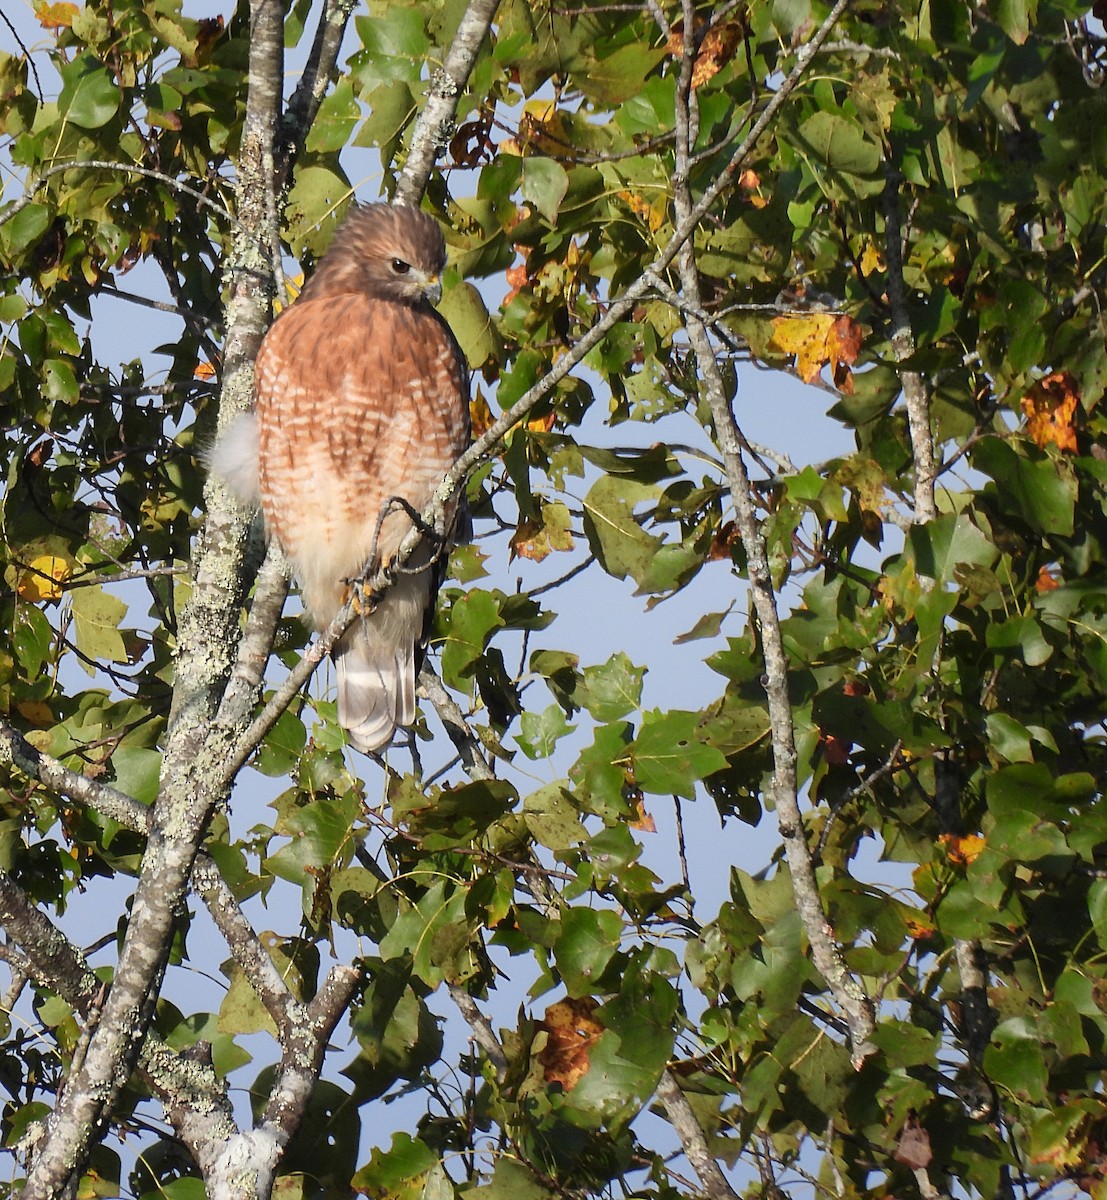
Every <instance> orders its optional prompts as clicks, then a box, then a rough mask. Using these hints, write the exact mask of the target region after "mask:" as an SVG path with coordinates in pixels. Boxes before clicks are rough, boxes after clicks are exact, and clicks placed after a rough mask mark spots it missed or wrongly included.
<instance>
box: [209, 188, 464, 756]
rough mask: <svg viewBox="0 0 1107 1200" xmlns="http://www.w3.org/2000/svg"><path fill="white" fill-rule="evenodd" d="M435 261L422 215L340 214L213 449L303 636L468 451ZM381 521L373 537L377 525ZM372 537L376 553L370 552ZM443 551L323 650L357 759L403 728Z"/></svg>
mask: <svg viewBox="0 0 1107 1200" xmlns="http://www.w3.org/2000/svg"><path fill="white" fill-rule="evenodd" d="M445 261H446V245H445V242H444V240H443V237H442V231H441V229H440V228H439V226H438V223H437V222H436V221H435V220H434V218H433V217H431V216H429V215H428V214H426V213H423V212H420V211H419V210H418V209H414V208H393V207H391V206H389V205H387V204H368V205H364V206H360V207H359V206H355V207H354V208H353V209H352V211H351V212H350V215H349V216H348V217H347V218H346V220H345V222H344V223H343V224H342V226H341V228H340V229H339V230H338V232H337V234H336V235H335V238H334V242H333V243H332V245H331V248H330V250H329V251H328V252H327V254H326V256H325V258H324V259H323V261H322V263H321V264H320V265H319V268H318V270H317V271H316V272H315V274H314V275H313V276H312V278H311V280H310V281H309V282H308V284H307V286H306V287H305V288H304V290H303V292H302V293H301V294H300V296H299V298H298V299H297V300H296V302H295V303H294V304H293V305H291V306H290V307H289V308H287V309H286V310H285V311H284V312H282V313H281V315H280V316H279V317H278V318H277V320H276V321H275V322H274V324H273V326H272V328H271V329H270V330H269V332H268V333H267V334H266V336H265V340H264V341H263V342H262V345H261V350H260V351H259V353H258V357H257V367H256V371H255V390H256V394H257V409H256V412H255V413H251V414H249V415H248V416H246V417H242V418H239V420H238V421H237V422H235V423H234V424H233V425H232V426H231V428H230V429H229V430H228V432H227V433H226V434H225V435H224V436H223V437H222V438H221V439H220V440H219V442H217V444H216V446H215V447H214V449H213V452H212V456H211V457H212V463H211V466H212V469H213V471H215V472H216V473H217V474H219V475H221V476H223V478H224V479H225V480H226V481H227V483H228V484H229V485H230V486H231V488H232V489H233V490H234V491H235V492H236V493H237V494H238V495H239V496H240V497H241V498H242V499H244V500H246V501H252V502H254V503H259V502H260V504H261V508H262V511H263V513H264V515H265V524H266V527H267V531H268V533H269V534H270V536H272V537H275V538H276V539H277V541H278V542H279V543H280V545H281V548H282V550H283V551H284V553H285V555H286V556H287V557H288V560H289V562H290V563H291V564H292V569H293V571H294V573H295V575H296V578H297V579H298V580H299V583H300V587H301V589H302V592H303V600H304V608H305V609H306V610H307V615H308V616H309V618H310V619H311V621H312V622H313V623H314V625H315V626H316V628H318V629H323V628H325V627H326V626H327V625H328V624H330V622H331V621H332V620H333V618H334V616H335V614H336V613H337V612H338V610H339V608H340V607H341V605H342V603H343V601H344V599H345V597H346V596H347V594H348V590H349V583H350V581H351V580H353V579H357V578H358V577H359V576H360V575H361V574H362V572H363V571H364V569H365V566H366V563H367V562H368V561H369V560H370V558H372V557H373V556H374V555H375V557H376V560H377V561H378V562H387V561H388V560H389V559H390V558H391V557H392V555H393V554H395V552H396V550H397V549H398V547H399V545H400V543H401V541H403V539H404V537H405V536H406V534H407V533H408V531H409V530H410V529H411V527H412V521H411V517H410V516H409V515H408V514H407V513H406V512H405V511H404V510H403V508H402V506H400V505H399V504H396V503H392V504H391V505H390V502H391V501H394V499H399V500H403V501H406V502H407V504H409V505H410V506H411V508H412V509H414V510H415V512H416V513H418V512H421V511H422V510H423V509H424V508H425V507H426V505H427V504H428V503H429V501H430V500H431V498H432V496H433V495H434V490H435V488H436V486H437V485H438V483H439V482H441V479H442V476H443V475H445V473H446V472H447V471H448V470H449V468H450V467H451V466H452V465H453V463H454V461H455V460H456V459H457V458H458V456H459V455H460V454H461V452H462V451H463V450H464V449H465V447H466V446H467V445H468V442H469V403H468V391H469V389H468V379H467V375H466V369H465V363H464V359H463V357H462V354H461V350H460V348H459V346H458V344H457V342H456V341H455V340H454V337H453V334H452V333H451V332H450V330H449V328H448V327H447V325H446V323H445V321H443V320H442V318H441V317H440V316H439V315H438V314H437V313H436V312H435V311H434V309H433V308H432V307H431V305H432V303H433V302H434V301H436V300H437V299H438V297H439V295H440V293H441V288H440V285H439V281H438V280H439V274H440V272H441V270H442V268H443V266H444V265H445ZM386 509H387V510H388V515H387V516H385V517H384V518H383V523H381V524H380V529H379V535H378V524H379V523H380V522H381V515H382V513H384V512H385V511H386ZM374 539H376V542H375V544H374ZM444 549H445V548H444V547H441V546H436V545H431V544H430V539H426V540H424V543H423V545H422V546H421V547H420V549H419V551H417V553H416V556H415V557H414V558H413V559H412V560H411V561H410V562H409V563H408V566H407V568H406V569H405V570H406V571H412V570H413V569H416V568H420V567H421V568H422V569H421V570H417V571H416V573H404V574H401V575H400V576H399V578H398V579H397V581H396V583H395V585H394V586H393V587H392V588H391V589H390V590H389V591H388V592H387V593H386V594H385V596H384V597H383V598H382V599H381V601H380V603H379V604H378V605H377V607H376V608H375V609H374V611H372V612H371V613H366V614H364V615H362V616H361V617H359V618H357V619H355V621H354V624H353V625H352V626H351V627H350V628H349V629H348V630H347V631H346V633H345V635H344V636H343V637H342V640H341V641H340V642H339V643H338V645H337V646H336V647H335V650H334V661H335V664H336V667H337V674H338V719H339V722H340V723H341V724H342V725H343V726H345V727H346V729H348V730H349V733H350V741H351V742H352V743H353V745H354V746H356V747H357V748H358V749H359V750H364V751H370V750H377V749H379V748H380V747H382V746H384V745H385V744H386V743H387V742H388V741H389V739H390V738H391V737H392V734H393V732H394V730H395V728H396V726H397V725H410V724H411V723H412V721H414V719H415V674H416V660H417V658H418V656H419V655H420V653H421V651H422V647H423V645H424V642H425V638H426V630H427V624H428V621H429V617H430V614H431V612H432V611H433V606H434V599H435V595H436V593H437V590H438V583H439V580H440V578H441V573H440V570H439V569H438V566H437V565H436V564H435V563H434V562H433V561H432V560H434V559H436V558H438V557H440V555H441V553H442V552H443V551H444Z"/></svg>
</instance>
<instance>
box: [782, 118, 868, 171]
mask: <svg viewBox="0 0 1107 1200" xmlns="http://www.w3.org/2000/svg"><path fill="white" fill-rule="evenodd" d="M799 135H800V137H801V138H802V139H803V141H804V142H805V143H806V144H807V146H808V147H810V149H811V150H813V151H814V153H815V154H816V155H817V156H818V158H819V159H820V160H821V161H822V162H823V163H825V165H826V166H827V167H829V168H830V169H831V170H832V171H844V172H845V173H846V174H847V175H874V174H875V173H876V172H877V170H878V169H879V167H880V147H879V146H877V145H876V144H875V143H874V142H870V141H869V140H868V138H866V137H865V133H864V130H862V128H861V127H860V126H859V125H855V124H854V123H853V122H852V121H849V120H847V119H846V118H845V117H843V116H840V115H839V114H838V113H831V112H817V113H812V114H811V116H809V117H808V118H807V120H806V121H804V122H803V123H802V124H801V125H800V127H799Z"/></svg>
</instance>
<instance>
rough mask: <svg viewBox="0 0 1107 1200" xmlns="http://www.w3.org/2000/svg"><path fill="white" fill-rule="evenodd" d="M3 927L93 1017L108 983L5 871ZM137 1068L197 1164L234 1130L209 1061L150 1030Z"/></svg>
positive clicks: (51, 982)
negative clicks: (179, 1051) (185, 1054)
mask: <svg viewBox="0 0 1107 1200" xmlns="http://www.w3.org/2000/svg"><path fill="white" fill-rule="evenodd" d="M0 925H2V926H3V927H4V929H5V930H6V931H7V933H8V936H9V937H11V938H12V940H13V941H14V942H15V943H16V944H17V945H18V946H19V948H20V951H21V953H22V955H23V958H24V960H25V961H26V963H27V966H28V968H29V970H30V972H31V974H32V977H33V978H34V980H35V982H36V983H37V984H39V985H40V986H42V987H45V988H49V989H50V991H52V992H56V993H57V994H58V995H59V996H60V997H61V998H62V999H63V1000H65V1002H66V1003H67V1004H68V1005H69V1006H70V1007H71V1008H72V1009H73V1011H74V1012H75V1013H77V1014H78V1015H79V1016H83V1017H85V1018H86V1020H93V1019H94V1016H95V1013H96V1011H97V998H98V996H99V995H100V993H101V992H102V991H103V984H102V983H101V982H100V980H99V979H98V978H97V977H96V975H95V974H94V972H93V971H92V969H91V968H90V967H89V965H88V963H87V962H86V961H85V959H84V956H83V955H82V954H81V952H80V951H79V950H78V949H77V948H76V947H75V946H74V945H73V944H72V943H71V942H70V941H69V939H68V938H67V937H66V936H65V935H64V934H63V933H62V932H61V931H60V930H59V929H58V928H57V927H56V926H55V925H54V924H53V922H51V921H50V919H49V918H48V917H47V916H46V915H45V913H43V912H42V911H41V910H40V909H39V908H38V907H37V906H36V905H35V904H34V903H32V901H31V899H30V897H28V896H27V895H26V893H24V892H23V890H22V889H21V888H19V887H17V886H16V884H15V883H14V882H13V881H12V880H11V879H10V878H9V876H7V875H5V874H3V873H0ZM138 1068H139V1070H140V1072H141V1073H142V1074H143V1076H144V1078H145V1079H146V1081H147V1082H148V1083H149V1085H150V1087H151V1088H152V1090H153V1091H154V1093H155V1095H157V1097H158V1098H159V1099H160V1100H161V1102H162V1104H163V1106H164V1108H165V1111H166V1114H167V1115H168V1116H169V1119H170V1121H171V1122H172V1123H173V1126H174V1128H175V1129H176V1131H177V1135H178V1136H179V1137H180V1138H181V1140H182V1141H183V1142H184V1143H185V1144H186V1145H187V1146H188V1147H189V1149H190V1151H191V1152H192V1153H193V1155H194V1156H196V1157H197V1161H198V1162H199V1161H201V1155H202V1153H203V1151H204V1148H205V1147H206V1146H208V1145H211V1144H213V1143H214V1142H217V1141H219V1140H221V1139H223V1138H226V1137H228V1136H230V1134H231V1133H233V1132H234V1129H235V1126H234V1119H233V1115H232V1112H231V1105H230V1101H229V1099H228V1097H227V1090H226V1085H225V1084H224V1083H223V1082H222V1081H221V1080H220V1079H219V1078H218V1076H217V1075H216V1074H215V1072H214V1070H212V1068H211V1064H210V1063H206V1064H205V1063H202V1062H199V1061H197V1060H195V1059H191V1060H189V1059H184V1058H182V1057H181V1056H180V1055H178V1054H176V1053H174V1052H173V1051H171V1050H169V1049H168V1047H166V1046H165V1045H164V1043H162V1042H161V1041H159V1039H158V1038H157V1037H156V1036H155V1035H153V1034H151V1035H149V1036H148V1037H147V1039H146V1042H145V1044H144V1046H143V1048H142V1054H141V1057H140V1059H139V1063H138Z"/></svg>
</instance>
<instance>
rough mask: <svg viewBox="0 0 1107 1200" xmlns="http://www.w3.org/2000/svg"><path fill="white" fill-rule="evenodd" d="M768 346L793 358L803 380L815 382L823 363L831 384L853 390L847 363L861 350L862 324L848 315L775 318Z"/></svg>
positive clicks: (818, 314)
mask: <svg viewBox="0 0 1107 1200" xmlns="http://www.w3.org/2000/svg"><path fill="white" fill-rule="evenodd" d="M772 324H773V336H772V341H771V342H770V345H771V346H772V347H774V348H775V349H777V350H782V351H783V352H784V353H785V354H792V355H794V356H795V359H796V371H797V373H798V374H799V377H800V378H801V379H802V380H803V381H804V383H814V382H815V380H816V379H817V378H818V377H819V372H820V371H821V370H822V369H823V367H824V366H829V367H830V369H831V373H832V375H833V377H834V383H835V385H836V386H837V387H839V388H841V389H842V391H844V392H846V393H847V394H850V393H852V392H853V380H852V378H851V376H850V372H849V366H850V363H852V362H854V361H855V359H856V358H857V355H858V353H859V352H860V350H861V340H862V333H861V326H860V325H858V323H857V322H856V321H855V320H854V319H853V318H852V317H849V316H836V315H835V314H834V313H810V314H809V315H807V316H803V317H774V318H773V322H772Z"/></svg>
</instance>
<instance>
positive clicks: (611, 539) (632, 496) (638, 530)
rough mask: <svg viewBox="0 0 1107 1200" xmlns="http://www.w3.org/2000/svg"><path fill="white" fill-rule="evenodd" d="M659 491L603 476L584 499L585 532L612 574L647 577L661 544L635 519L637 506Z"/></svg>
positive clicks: (624, 576) (597, 554)
mask: <svg viewBox="0 0 1107 1200" xmlns="http://www.w3.org/2000/svg"><path fill="white" fill-rule="evenodd" d="M656 494H657V490H656V488H654V487H653V486H651V485H647V484H642V483H637V482H636V481H635V480H633V479H625V478H617V477H615V476H612V475H604V476H602V477H601V478H600V479H598V480H597V481H596V482H595V483H594V484H593V485H592V487H591V488H589V490H588V495H587V496H585V498H584V531H585V534H586V535H587V537H588V543H589V545H590V546H591V547H592V553H593V554H595V556H596V558H597V559H599V562H600V565H601V566H602V567H603V569H604V570H605V571H606V572H607V573H608V574H609V575H614V576H615V577H616V578H618V579H625V578H626V577H627V576H628V575H630V576H631V577H632V578H633V579H634V580H635V581H637V582H641V580H643V579H645V578H646V575H647V573H648V571H649V568H650V564H651V563H652V562H653V558H654V555H655V554H656V553H657V551H658V549H659V548H660V546H661V543H660V542H659V541H658V540H657V539H656V538H653V537H650V535H649V534H648V533H646V531H645V530H644V529H643V528H642V527H641V526H640V525H639V524H638V522H637V521H636V520H635V519H634V509H635V507H636V506H637V505H638V504H640V503H642V502H643V501H645V500H650V499H653V498H654V497H655V496H656Z"/></svg>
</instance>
